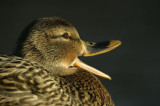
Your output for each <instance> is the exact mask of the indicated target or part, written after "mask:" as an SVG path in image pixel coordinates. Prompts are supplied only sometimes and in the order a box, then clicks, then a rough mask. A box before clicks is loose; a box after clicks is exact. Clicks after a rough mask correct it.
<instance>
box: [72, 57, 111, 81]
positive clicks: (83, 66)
mask: <svg viewBox="0 0 160 106" xmlns="http://www.w3.org/2000/svg"><path fill="white" fill-rule="evenodd" d="M73 65H74V66H76V67H79V68H81V69H84V70H86V71H88V72H90V73H92V74H94V75H97V76H99V77H102V78H105V79H108V80H111V77H110V76H109V75H107V74H105V73H103V72H101V71H99V70H97V69H95V68H93V67H91V66H89V65H87V64H85V63H84V62H82V61H80V60H79V59H78V58H76V59H75V62H74V64H73Z"/></svg>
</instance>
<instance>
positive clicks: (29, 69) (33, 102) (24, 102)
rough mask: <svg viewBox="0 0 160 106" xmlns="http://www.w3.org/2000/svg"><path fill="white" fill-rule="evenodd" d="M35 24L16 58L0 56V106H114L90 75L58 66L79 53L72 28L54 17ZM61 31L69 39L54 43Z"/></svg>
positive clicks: (75, 35)
mask: <svg viewBox="0 0 160 106" xmlns="http://www.w3.org/2000/svg"><path fill="white" fill-rule="evenodd" d="M56 20H57V21H56ZM36 23H37V24H36ZM36 23H35V25H34V26H32V27H31V29H30V30H29V33H27V34H28V35H27V38H26V39H24V41H23V43H22V44H20V45H21V47H20V46H19V47H20V50H19V54H20V57H16V56H6V55H0V106H14V105H15V106H17V105H18V106H61V105H62V106H106V105H107V106H114V103H113V101H112V99H111V96H110V94H109V93H108V91H107V90H106V89H105V88H104V86H103V85H102V84H101V82H100V81H99V80H98V79H97V78H96V77H95V76H94V75H92V74H91V73H89V72H87V71H84V70H83V69H81V68H73V70H76V71H75V72H74V73H70V71H69V72H65V71H66V70H67V69H66V68H65V67H63V66H62V67H61V65H62V64H60V63H63V65H64V66H69V65H70V64H72V61H73V60H74V59H75V58H76V57H78V56H79V55H80V53H82V47H81V45H82V44H81V40H80V38H79V36H78V33H77V32H76V30H75V28H74V27H73V26H72V25H71V24H70V23H69V22H67V21H65V20H63V19H62V18H58V17H56V18H55V17H50V18H42V19H40V21H38V22H36ZM57 28H61V29H60V30H59V29H58V30H59V32H56V31H57ZM53 29H54V30H53ZM54 31H55V32H54ZM62 32H68V33H70V36H69V37H70V38H67V39H64V38H60V40H59V41H58V39H59V38H58V37H59V36H60V35H63V33H62ZM55 35H56V36H55ZM52 37H53V38H52ZM56 37H57V38H56ZM68 39H70V41H69V40H68ZM67 40H68V41H67ZM67 42H69V43H67ZM73 52H74V53H73ZM59 64H60V65H59ZM70 69H71V70H72V68H70ZM68 70H69V69H68ZM63 72H64V74H63Z"/></svg>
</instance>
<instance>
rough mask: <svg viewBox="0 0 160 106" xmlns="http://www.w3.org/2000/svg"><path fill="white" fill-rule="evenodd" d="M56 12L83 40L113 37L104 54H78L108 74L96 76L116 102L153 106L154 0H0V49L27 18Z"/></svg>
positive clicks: (156, 66)
mask: <svg viewBox="0 0 160 106" xmlns="http://www.w3.org/2000/svg"><path fill="white" fill-rule="evenodd" d="M47 16H61V17H63V18H66V19H67V20H69V21H70V22H71V23H72V24H74V25H75V27H76V28H77V30H78V32H79V35H80V36H81V38H82V39H84V40H86V41H94V42H98V41H104V40H111V39H118V40H121V41H122V45H121V46H120V47H119V48H117V49H115V50H113V51H111V52H108V53H106V54H102V55H98V56H94V57H88V58H81V59H82V60H83V61H85V62H86V63H87V64H89V65H91V66H94V67H96V68H97V69H99V70H101V71H103V72H105V73H107V74H109V75H110V76H111V77H112V79H113V80H112V81H107V80H105V79H102V78H100V80H101V81H102V82H103V84H104V85H105V87H106V88H107V89H108V91H109V92H110V94H111V95H112V98H113V100H114V102H115V104H116V106H158V104H159V100H160V77H159V75H160V60H159V59H160V57H159V54H160V47H159V46H160V43H159V42H160V24H159V22H160V21H159V20H160V8H159V4H158V0H157V1H154V0H97V1H94V0H88V1H87V0H84V1H83V0H79V1H76V0H73V1H72V0H43V1H42V0H34V1H33V0H32V1H29V0H26V1H24V0H20V1H17V0H12V1H11V0H10V1H9V0H4V1H1V2H0V53H2V54H12V52H13V49H14V48H15V43H16V40H17V38H18V37H19V35H20V33H21V32H22V30H23V29H24V27H25V26H26V25H28V24H29V23H30V22H31V21H32V20H34V19H36V18H40V17H47Z"/></svg>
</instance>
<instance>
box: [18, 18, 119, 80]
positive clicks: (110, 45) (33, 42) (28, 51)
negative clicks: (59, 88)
mask: <svg viewBox="0 0 160 106" xmlns="http://www.w3.org/2000/svg"><path fill="white" fill-rule="evenodd" d="M27 29H28V31H27V33H25V36H26V37H25V39H24V41H23V42H22V43H20V44H19V46H18V49H19V50H18V49H17V50H18V51H19V54H20V56H21V57H23V58H25V59H29V60H31V61H34V62H37V63H39V64H40V65H42V66H43V67H44V68H46V69H47V70H49V71H51V73H53V75H59V76H65V75H71V74H73V73H75V72H76V70H77V68H82V69H84V70H86V71H89V72H90V73H93V74H95V75H98V76H100V77H103V78H106V79H111V78H110V77H109V76H108V75H107V74H104V73H102V72H100V71H99V70H97V69H95V68H93V67H91V66H89V65H87V64H85V63H83V62H82V61H80V60H79V59H78V56H94V55H97V54H101V53H105V52H108V51H110V50H113V49H114V48H116V47H118V46H119V45H120V44H121V42H120V41H119V40H113V41H105V42H100V43H93V42H91V43H90V42H85V41H83V40H81V39H80V37H79V34H78V32H77V30H76V29H75V27H74V26H73V25H72V24H71V23H69V22H68V21H66V20H65V19H63V18H60V17H47V18H40V19H37V20H36V21H34V22H33V23H32V25H30V27H28V28H27Z"/></svg>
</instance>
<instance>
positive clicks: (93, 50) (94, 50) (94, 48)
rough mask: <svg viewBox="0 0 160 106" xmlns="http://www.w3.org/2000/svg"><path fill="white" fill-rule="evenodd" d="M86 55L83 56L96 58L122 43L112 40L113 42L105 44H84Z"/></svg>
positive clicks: (105, 42)
mask: <svg viewBox="0 0 160 106" xmlns="http://www.w3.org/2000/svg"><path fill="white" fill-rule="evenodd" d="M82 42H83V44H84V53H83V56H86V57H87V56H94V55H98V54H102V53H106V52H109V51H111V50H113V49H115V48H117V47H118V46H120V45H121V41H119V40H111V41H104V42H98V43H94V42H92V43H90V42H84V41H82Z"/></svg>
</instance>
